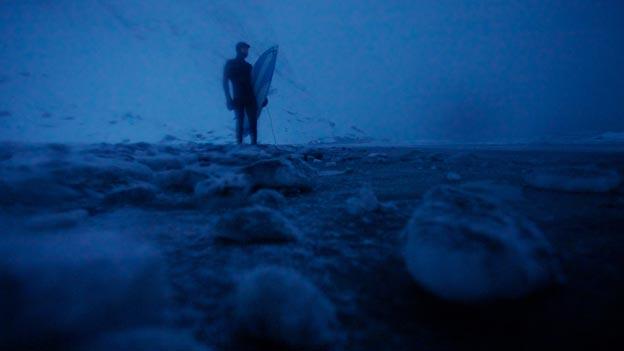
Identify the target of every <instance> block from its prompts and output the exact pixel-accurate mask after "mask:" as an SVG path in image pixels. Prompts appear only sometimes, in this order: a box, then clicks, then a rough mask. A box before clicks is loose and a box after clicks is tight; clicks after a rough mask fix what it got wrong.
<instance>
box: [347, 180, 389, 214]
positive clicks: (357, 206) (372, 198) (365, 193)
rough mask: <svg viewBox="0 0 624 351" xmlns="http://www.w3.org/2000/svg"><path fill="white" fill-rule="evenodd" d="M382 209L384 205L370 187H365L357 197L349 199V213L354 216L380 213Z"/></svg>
mask: <svg viewBox="0 0 624 351" xmlns="http://www.w3.org/2000/svg"><path fill="white" fill-rule="evenodd" d="M381 208H382V205H381V203H380V202H379V200H378V199H377V196H376V195H375V192H374V191H373V189H372V188H371V187H370V186H363V187H362V188H360V190H359V191H358V193H357V194H356V195H355V196H352V197H350V198H348V199H347V202H346V210H347V212H348V213H349V214H351V215H354V216H356V215H361V214H364V213H368V212H373V211H378V210H380V209H381Z"/></svg>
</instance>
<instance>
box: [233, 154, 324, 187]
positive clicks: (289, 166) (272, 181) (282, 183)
mask: <svg viewBox="0 0 624 351" xmlns="http://www.w3.org/2000/svg"><path fill="white" fill-rule="evenodd" d="M244 172H245V173H246V174H247V175H248V176H249V178H250V180H251V181H252V183H253V184H254V187H256V188H273V189H285V190H303V191H305V190H311V189H312V187H313V185H314V177H315V176H316V175H317V172H316V171H315V170H314V169H313V168H311V167H310V166H308V165H307V164H306V163H305V162H304V161H301V160H299V159H290V160H288V159H283V158H281V159H269V160H261V161H257V162H255V163H253V164H251V165H249V166H246V167H244Z"/></svg>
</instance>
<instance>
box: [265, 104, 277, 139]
mask: <svg viewBox="0 0 624 351" xmlns="http://www.w3.org/2000/svg"><path fill="white" fill-rule="evenodd" d="M266 110H267V112H268V113H269V121H270V122H271V133H272V134H273V145H275V146H277V139H276V138H275V130H274V129H273V116H271V109H269V107H268V106H267V108H266Z"/></svg>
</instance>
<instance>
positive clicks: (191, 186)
mask: <svg viewBox="0 0 624 351" xmlns="http://www.w3.org/2000/svg"><path fill="white" fill-rule="evenodd" d="M207 177H208V176H207V175H206V174H204V173H201V172H198V171H196V170H193V169H188V168H185V169H175V170H170V171H164V172H158V173H157V174H156V185H158V186H159V187H160V188H161V189H162V190H164V191H173V192H182V193H193V192H194V191H195V186H196V185H197V183H199V182H200V181H202V180H204V179H206V178H207Z"/></svg>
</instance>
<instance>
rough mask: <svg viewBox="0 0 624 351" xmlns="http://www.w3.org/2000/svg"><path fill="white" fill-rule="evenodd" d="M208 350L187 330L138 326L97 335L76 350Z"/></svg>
mask: <svg viewBox="0 0 624 351" xmlns="http://www.w3.org/2000/svg"><path fill="white" fill-rule="evenodd" d="M113 350H127V351H209V349H207V348H206V347H204V346H202V345H200V344H198V343H197V342H196V341H195V340H194V339H193V336H192V335H190V333H188V332H184V331H181V330H175V329H166V328H138V329H129V330H121V331H114V332H109V333H104V334H102V335H99V336H97V337H95V338H93V339H92V340H89V341H88V342H85V343H84V344H83V345H81V346H80V347H78V348H77V349H76V351H113Z"/></svg>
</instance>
